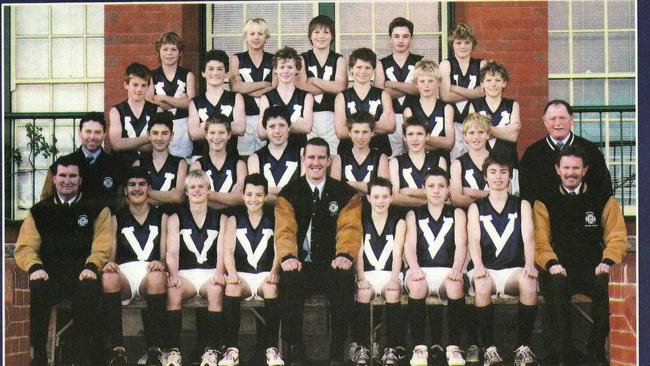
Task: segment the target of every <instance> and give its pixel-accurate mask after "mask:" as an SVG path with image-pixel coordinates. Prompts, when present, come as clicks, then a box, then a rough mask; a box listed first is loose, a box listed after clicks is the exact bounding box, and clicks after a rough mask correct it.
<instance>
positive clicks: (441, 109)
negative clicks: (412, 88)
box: [408, 98, 451, 166]
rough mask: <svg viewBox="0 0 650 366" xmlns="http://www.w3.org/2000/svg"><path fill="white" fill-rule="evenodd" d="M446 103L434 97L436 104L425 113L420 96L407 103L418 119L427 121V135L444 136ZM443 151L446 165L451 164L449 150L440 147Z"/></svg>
mask: <svg viewBox="0 0 650 366" xmlns="http://www.w3.org/2000/svg"><path fill="white" fill-rule="evenodd" d="M446 106H447V103H445V102H443V101H442V100H440V99H436V105H435V106H434V107H433V111H431V114H427V112H425V111H424V108H422V103H420V98H413V100H412V101H411V102H410V103H409V105H408V107H409V108H410V109H411V114H412V115H413V116H415V117H417V118H418V119H421V120H424V121H427V123H428V124H429V127H428V129H427V131H428V133H429V136H437V137H445V136H447V134H446V133H445V107H446ZM440 151H441V152H443V156H444V158H445V160H447V166H449V165H450V164H451V159H450V157H449V151H448V150H443V149H440Z"/></svg>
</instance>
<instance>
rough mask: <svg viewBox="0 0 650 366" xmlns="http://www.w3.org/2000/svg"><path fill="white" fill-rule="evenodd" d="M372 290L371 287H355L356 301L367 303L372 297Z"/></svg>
mask: <svg viewBox="0 0 650 366" xmlns="http://www.w3.org/2000/svg"><path fill="white" fill-rule="evenodd" d="M373 292H374V291H373V290H372V288H360V289H357V296H356V297H357V302H360V303H364V304H365V303H368V302H370V300H371V299H372V295H373Z"/></svg>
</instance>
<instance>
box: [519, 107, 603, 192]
mask: <svg viewBox="0 0 650 366" xmlns="http://www.w3.org/2000/svg"><path fill="white" fill-rule="evenodd" d="M542 119H543V121H544V127H546V132H547V133H548V135H547V136H546V137H544V138H543V139H541V140H539V141H537V142H535V143H534V144H532V145H530V146H529V147H528V148H527V149H526V152H524V156H523V157H522V158H521V161H520V178H519V185H520V187H521V198H523V199H525V200H528V202H530V203H531V204H533V203H534V202H535V200H536V199H538V198H539V197H540V196H542V195H544V194H546V193H549V192H550V191H554V190H556V189H557V187H558V186H559V185H560V177H558V175H557V174H556V173H555V162H556V159H557V154H558V152H559V151H561V150H562V149H564V148H567V147H569V146H573V145H576V146H580V147H581V148H582V149H584V151H585V159H586V163H587V165H589V170H588V171H587V175H586V176H585V178H584V181H585V183H587V184H588V185H589V189H590V190H592V191H595V192H600V193H602V194H604V195H605V196H611V195H612V194H613V191H612V178H611V176H610V174H609V170H608V169H607V164H606V163H605V158H604V157H603V154H602V153H601V152H600V150H599V149H598V146H596V145H595V144H594V143H592V142H590V141H588V140H586V139H584V138H582V137H580V136H576V135H575V134H573V132H571V128H572V127H573V111H572V109H571V105H569V103H567V102H565V101H563V100H557V99H556V100H552V101H550V102H548V104H546V108H544V115H543V116H542Z"/></svg>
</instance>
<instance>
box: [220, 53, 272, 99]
mask: <svg viewBox="0 0 650 366" xmlns="http://www.w3.org/2000/svg"><path fill="white" fill-rule="evenodd" d="M270 86H271V83H269V82H268V81H248V82H247V81H243V80H242V79H241V77H240V76H239V58H237V56H235V55H232V56H230V90H232V91H234V92H237V93H241V94H247V95H250V96H254V97H259V96H261V95H263V94H264V93H266V91H265V92H264V93H261V94H259V92H260V91H261V90H262V89H265V88H269V87H270ZM267 91H268V90H267ZM256 92H257V94H259V95H253V93H256Z"/></svg>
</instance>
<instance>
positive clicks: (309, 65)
mask: <svg viewBox="0 0 650 366" xmlns="http://www.w3.org/2000/svg"><path fill="white" fill-rule="evenodd" d="M301 56H302V58H303V59H304V60H305V65H304V68H305V70H306V72H307V78H313V77H317V78H319V79H322V80H326V81H334V79H335V78H336V62H337V61H338V59H339V57H343V56H341V55H340V54H338V53H336V52H334V51H332V50H330V52H329V54H328V55H327V60H325V64H324V65H321V64H320V63H319V62H318V59H317V58H316V55H315V54H314V50H309V51H307V52H305V53H303V54H302V55H301ZM334 98H336V95H335V94H330V93H323V94H321V95H317V96H314V112H323V111H330V112H334Z"/></svg>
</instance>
